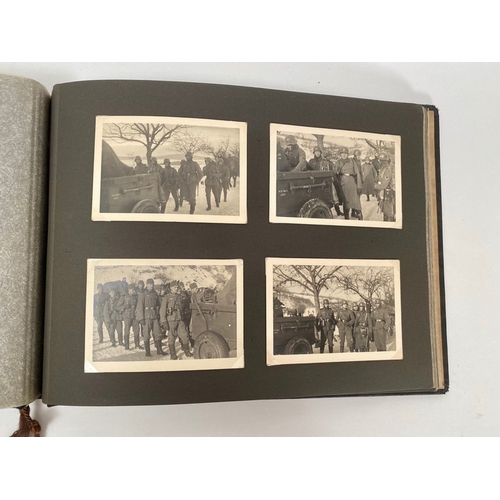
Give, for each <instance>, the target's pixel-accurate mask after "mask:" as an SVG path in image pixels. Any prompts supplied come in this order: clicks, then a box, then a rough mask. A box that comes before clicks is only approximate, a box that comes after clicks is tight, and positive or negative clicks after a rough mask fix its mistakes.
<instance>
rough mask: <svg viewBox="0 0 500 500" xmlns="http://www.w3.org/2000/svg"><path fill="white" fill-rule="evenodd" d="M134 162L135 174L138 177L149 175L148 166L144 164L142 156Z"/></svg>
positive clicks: (137, 157)
mask: <svg viewBox="0 0 500 500" xmlns="http://www.w3.org/2000/svg"><path fill="white" fill-rule="evenodd" d="M134 161H135V167H134V172H135V174H136V175H140V174H147V173H148V166H147V165H145V164H144V163H142V158H141V157H140V156H136V157H135V160H134Z"/></svg>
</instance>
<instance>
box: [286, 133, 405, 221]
mask: <svg viewBox="0 0 500 500" xmlns="http://www.w3.org/2000/svg"><path fill="white" fill-rule="evenodd" d="M313 155H314V156H313V158H311V159H310V160H309V161H307V159H306V154H305V152H304V150H303V149H302V148H301V147H300V146H299V145H298V144H297V139H296V138H295V137H294V136H293V135H287V136H286V137H285V148H284V149H283V147H282V146H281V143H280V141H279V140H278V149H277V169H278V171H280V172H289V171H295V172H300V171H305V170H311V171H331V172H333V173H334V176H333V183H334V186H335V189H334V190H333V193H332V195H333V204H334V205H333V208H334V209H335V212H336V213H337V215H338V216H344V217H345V219H350V218H354V219H358V220H363V212H362V209H361V198H360V197H361V195H362V194H364V195H366V197H367V201H370V196H375V197H376V198H377V200H378V204H379V208H380V211H381V212H382V213H383V217H384V221H391V222H394V221H395V191H396V184H395V175H394V164H393V163H392V159H391V157H390V156H389V155H388V154H387V153H380V154H378V153H374V154H373V155H367V156H366V157H365V158H364V160H361V151H360V150H359V149H355V150H354V151H353V155H352V156H351V157H349V149H348V148H346V147H341V148H340V149H339V150H338V155H337V153H335V154H334V155H333V154H331V153H330V152H326V153H325V156H323V151H322V149H321V148H320V147H319V146H315V147H314V149H313ZM341 206H342V208H343V212H342V210H341V208H340V207H341Z"/></svg>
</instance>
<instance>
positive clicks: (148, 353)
mask: <svg viewBox="0 0 500 500" xmlns="http://www.w3.org/2000/svg"><path fill="white" fill-rule="evenodd" d="M144 347H145V348H146V356H147V357H148V358H150V357H151V348H150V347H149V341H148V342H144Z"/></svg>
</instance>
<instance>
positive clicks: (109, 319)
mask: <svg viewBox="0 0 500 500" xmlns="http://www.w3.org/2000/svg"><path fill="white" fill-rule="evenodd" d="M119 298H120V297H119V294H118V292H116V291H115V290H111V291H110V292H109V296H108V300H106V302H105V303H104V321H105V322H106V328H107V329H108V332H109V340H110V341H111V345H112V347H116V337H115V330H116V331H117V332H118V342H121V343H120V345H123V332H122V322H121V314H120V311H118V309H117V305H118V300H119Z"/></svg>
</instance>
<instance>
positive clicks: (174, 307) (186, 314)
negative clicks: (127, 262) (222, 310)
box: [94, 278, 214, 360]
mask: <svg viewBox="0 0 500 500" xmlns="http://www.w3.org/2000/svg"><path fill="white" fill-rule="evenodd" d="M154 288H155V285H154V280H153V279H152V278H148V279H147V280H146V284H144V281H143V280H139V281H138V282H137V285H134V284H132V283H127V281H126V278H123V279H122V281H118V282H109V283H105V284H104V285H103V284H101V283H99V284H98V285H97V293H96V294H94V319H95V321H96V323H97V333H98V336H99V343H100V344H102V343H104V330H103V325H105V326H106V329H107V331H108V334H109V341H110V343H111V346H112V347H117V346H121V347H123V348H124V349H125V350H130V349H133V348H134V347H135V349H139V350H144V351H145V355H146V357H151V347H150V340H151V339H153V344H154V346H155V348H156V353H157V354H158V355H159V356H166V355H168V353H166V352H164V351H163V347H162V340H163V339H165V337H166V338H167V340H168V349H169V353H170V358H171V359H172V360H176V359H178V356H177V353H176V340H179V342H180V347H181V349H182V351H183V352H184V354H185V356H186V357H189V358H190V357H193V354H192V352H191V348H192V347H193V345H194V341H193V338H192V335H191V329H190V324H191V314H192V311H191V304H192V303H195V304H196V303H197V302H202V301H205V300H208V301H210V300H214V295H213V293H210V292H211V290H210V289H207V290H203V289H200V288H199V287H198V285H197V284H196V283H191V284H190V285H189V290H188V289H186V287H185V285H184V283H182V282H180V281H172V282H170V283H169V284H168V285H161V286H160V287H159V292H157V291H156V290H155V289H154ZM212 292H213V291H212ZM131 330H132V332H133V336H134V346H131V343H130V331H131ZM115 333H116V335H115ZM141 338H142V339H143V341H144V346H143V345H141Z"/></svg>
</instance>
